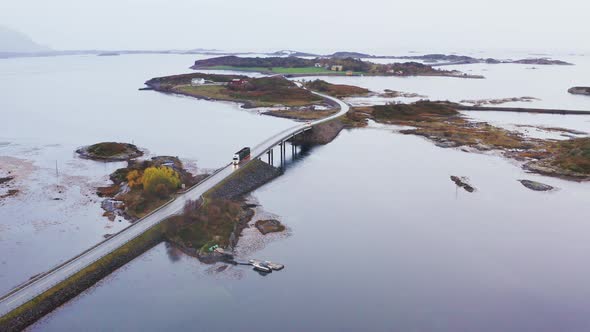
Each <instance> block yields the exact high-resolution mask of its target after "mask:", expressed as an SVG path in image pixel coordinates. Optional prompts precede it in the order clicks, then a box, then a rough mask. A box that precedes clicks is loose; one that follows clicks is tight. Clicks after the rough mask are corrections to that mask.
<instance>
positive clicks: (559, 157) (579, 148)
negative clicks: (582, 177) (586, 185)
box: [552, 137, 590, 175]
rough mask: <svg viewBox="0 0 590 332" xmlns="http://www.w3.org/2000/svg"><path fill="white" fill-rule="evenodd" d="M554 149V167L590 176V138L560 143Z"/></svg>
mask: <svg viewBox="0 0 590 332" xmlns="http://www.w3.org/2000/svg"><path fill="white" fill-rule="evenodd" d="M554 148H555V156H554V159H553V162H552V164H553V165H555V166H558V167H560V168H563V169H566V170H569V171H572V172H576V173H581V174H588V175H590V137H584V138H574V139H570V140H566V141H559V142H556V143H555V144H554Z"/></svg>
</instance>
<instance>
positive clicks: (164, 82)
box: [145, 73, 248, 91]
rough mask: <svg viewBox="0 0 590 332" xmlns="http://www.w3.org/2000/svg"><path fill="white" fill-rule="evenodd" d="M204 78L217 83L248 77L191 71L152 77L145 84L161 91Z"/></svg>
mask: <svg viewBox="0 0 590 332" xmlns="http://www.w3.org/2000/svg"><path fill="white" fill-rule="evenodd" d="M195 78H197V79H204V80H206V81H211V82H216V83H228V82H231V81H232V80H234V79H246V78H248V77H247V76H243V75H217V74H205V73H190V74H181V75H172V76H164V77H156V78H152V79H150V80H149V81H147V82H145V84H146V85H147V86H149V87H151V88H154V89H156V90H159V91H168V90H171V89H172V88H174V87H176V86H179V85H190V84H191V81H192V80H193V79H195Z"/></svg>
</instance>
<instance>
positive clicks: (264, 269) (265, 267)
mask: <svg viewBox="0 0 590 332" xmlns="http://www.w3.org/2000/svg"><path fill="white" fill-rule="evenodd" d="M251 264H252V266H254V270H256V271H260V272H265V273H271V272H272V269H271V268H270V267H269V266H268V265H266V264H265V263H264V262H260V261H256V262H253V263H251Z"/></svg>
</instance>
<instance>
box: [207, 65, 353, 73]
mask: <svg viewBox="0 0 590 332" xmlns="http://www.w3.org/2000/svg"><path fill="white" fill-rule="evenodd" d="M207 69H211V70H233V71H248V72H258V73H271V74H287V75H300V74H333V73H334V72H333V71H331V70H328V69H325V68H318V67H297V68H290V67H272V68H264V67H234V66H213V67H207ZM339 73H341V74H342V75H344V74H346V73H345V72H339Z"/></svg>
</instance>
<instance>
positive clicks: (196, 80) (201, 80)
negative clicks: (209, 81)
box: [191, 78, 205, 86]
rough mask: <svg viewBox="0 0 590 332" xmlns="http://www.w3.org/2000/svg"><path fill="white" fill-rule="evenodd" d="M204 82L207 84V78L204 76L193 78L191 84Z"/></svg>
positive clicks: (195, 84)
mask: <svg viewBox="0 0 590 332" xmlns="http://www.w3.org/2000/svg"><path fill="white" fill-rule="evenodd" d="M203 84H205V79H204V78H193V79H192V80H191V85H192V86H197V85H203Z"/></svg>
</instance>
